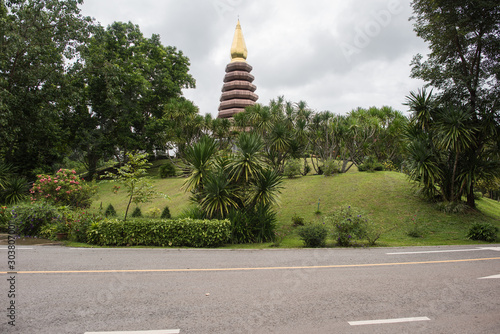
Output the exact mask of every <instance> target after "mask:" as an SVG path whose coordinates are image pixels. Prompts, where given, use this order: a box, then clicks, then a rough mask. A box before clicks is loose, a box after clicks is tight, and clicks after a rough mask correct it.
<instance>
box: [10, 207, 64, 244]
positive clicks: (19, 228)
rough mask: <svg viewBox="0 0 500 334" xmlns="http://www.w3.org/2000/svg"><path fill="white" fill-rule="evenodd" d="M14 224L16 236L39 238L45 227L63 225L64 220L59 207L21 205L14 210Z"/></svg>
mask: <svg viewBox="0 0 500 334" xmlns="http://www.w3.org/2000/svg"><path fill="white" fill-rule="evenodd" d="M12 222H13V223H14V225H15V226H16V234H18V235H24V236H37V235H39V233H40V230H41V228H42V227H43V226H45V225H48V224H62V223H63V222H64V218H63V217H62V215H61V213H60V212H59V211H58V209H57V207H55V206H52V205H50V204H41V203H36V204H31V205H19V206H16V207H14V208H13V209H12Z"/></svg>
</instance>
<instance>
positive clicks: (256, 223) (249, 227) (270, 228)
mask: <svg viewBox="0 0 500 334" xmlns="http://www.w3.org/2000/svg"><path fill="white" fill-rule="evenodd" d="M227 218H228V219H229V220H230V221H231V242H232V243H233V244H245V243H251V242H268V241H274V239H275V237H276V234H275V229H276V222H277V218H276V212H275V211H274V210H272V208H271V206H270V205H259V206H257V207H254V208H247V209H246V210H235V209H231V210H230V211H229V214H228V217H227Z"/></svg>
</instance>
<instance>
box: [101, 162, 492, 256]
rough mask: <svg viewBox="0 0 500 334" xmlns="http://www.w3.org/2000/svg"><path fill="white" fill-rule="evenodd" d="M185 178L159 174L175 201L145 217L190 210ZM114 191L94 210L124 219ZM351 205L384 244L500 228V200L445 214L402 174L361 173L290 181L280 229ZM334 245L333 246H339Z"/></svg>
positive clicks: (121, 198)
mask: <svg viewBox="0 0 500 334" xmlns="http://www.w3.org/2000/svg"><path fill="white" fill-rule="evenodd" d="M155 170H156V168H153V169H152V170H151V173H152V175H155V174H156V171H155ZM184 180H185V179H183V178H169V179H160V178H159V177H157V176H154V182H155V186H156V189H157V190H159V191H161V192H163V193H165V194H167V195H168V196H169V199H163V198H161V199H155V200H153V202H151V203H146V204H142V205H141V206H140V207H141V210H142V213H143V214H146V215H147V213H148V211H149V210H150V209H152V208H158V209H160V210H162V209H163V208H164V207H165V205H168V206H169V208H170V212H171V214H172V216H174V217H175V216H178V215H180V214H181V213H182V212H183V211H184V210H186V209H188V208H189V206H190V202H189V194H188V193H185V192H184V191H183V190H181V189H180V188H181V186H182V184H183V182H184ZM112 187H113V184H112V183H105V182H101V183H100V184H99V194H100V198H99V199H98V200H96V201H95V202H94V204H93V208H94V209H97V208H98V207H99V206H100V205H101V203H102V207H103V208H104V209H105V208H106V207H107V205H108V204H112V205H113V206H114V208H115V209H116V211H117V212H118V215H123V214H124V212H125V207H126V204H127V200H126V194H125V191H123V189H122V190H120V192H121V193H119V194H116V195H115V194H113V193H112V191H111V189H112ZM318 203H319V211H320V213H319V214H318V213H317V211H318ZM347 205H350V206H352V207H355V208H357V209H360V210H361V211H363V212H364V213H365V214H364V216H365V217H367V218H368V219H369V221H370V222H371V223H372V224H376V226H377V228H378V229H380V230H382V231H385V232H384V233H383V234H382V236H381V238H380V239H379V241H378V243H377V244H378V245H381V246H406V245H444V244H472V243H477V241H471V240H467V239H466V234H467V232H468V229H469V226H470V225H471V224H472V223H474V222H491V223H493V224H494V225H496V226H497V227H499V228H500V203H499V202H496V201H493V200H490V199H487V198H482V199H480V200H478V201H477V205H478V211H471V212H467V213H462V214H450V213H444V212H441V211H439V210H438V209H437V207H436V205H435V204H432V203H427V202H425V201H423V200H422V199H421V198H419V197H418V196H417V195H415V191H414V189H413V187H412V185H411V184H410V183H409V182H408V180H407V178H406V176H405V175H404V174H402V173H397V172H375V173H361V172H358V171H357V170H353V171H351V172H349V173H346V174H339V175H335V176H332V177H324V176H321V175H308V176H305V177H300V178H296V179H285V180H284V189H283V190H282V194H281V198H280V207H279V208H278V226H280V227H281V226H289V225H291V223H292V221H291V218H292V216H294V215H297V216H300V217H303V218H304V219H305V221H306V222H317V221H321V219H322V218H323V217H324V216H326V215H328V214H329V213H331V212H333V211H334V210H336V209H338V208H339V207H340V206H347ZM133 209H134V207H131V210H133ZM415 226H416V229H417V230H418V232H419V233H420V234H421V235H422V237H418V238H416V237H410V236H408V231H409V230H410V229H415ZM301 245H302V242H301V241H300V240H299V238H298V237H297V236H296V234H295V233H293V230H292V232H291V233H290V234H289V235H288V236H287V237H286V238H285V240H284V241H283V243H282V246H283V247H300V246H301ZM329 245H330V246H332V245H333V242H330V244H329ZM267 246H269V245H260V246H258V247H267ZM230 247H235V246H230ZM237 247H241V245H237ZM250 247H254V246H250Z"/></svg>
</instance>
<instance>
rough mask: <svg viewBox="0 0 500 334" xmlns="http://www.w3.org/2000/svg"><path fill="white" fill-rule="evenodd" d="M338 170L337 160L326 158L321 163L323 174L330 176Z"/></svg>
mask: <svg viewBox="0 0 500 334" xmlns="http://www.w3.org/2000/svg"><path fill="white" fill-rule="evenodd" d="M339 172H340V169H339V167H338V166H337V161H335V160H334V159H328V160H326V161H325V163H324V165H323V174H324V175H325V176H332V175H333V174H338V173H339Z"/></svg>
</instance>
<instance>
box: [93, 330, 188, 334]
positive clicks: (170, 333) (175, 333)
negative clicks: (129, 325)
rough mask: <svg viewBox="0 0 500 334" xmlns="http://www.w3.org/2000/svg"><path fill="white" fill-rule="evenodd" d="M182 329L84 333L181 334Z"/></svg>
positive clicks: (94, 333)
mask: <svg viewBox="0 0 500 334" xmlns="http://www.w3.org/2000/svg"><path fill="white" fill-rule="evenodd" d="M180 332H181V330H180V329H160V330H153V331H128V332H126V331H125V332H124V331H119V332H85V333H84V334H111V333H112V334H179V333H180Z"/></svg>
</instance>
